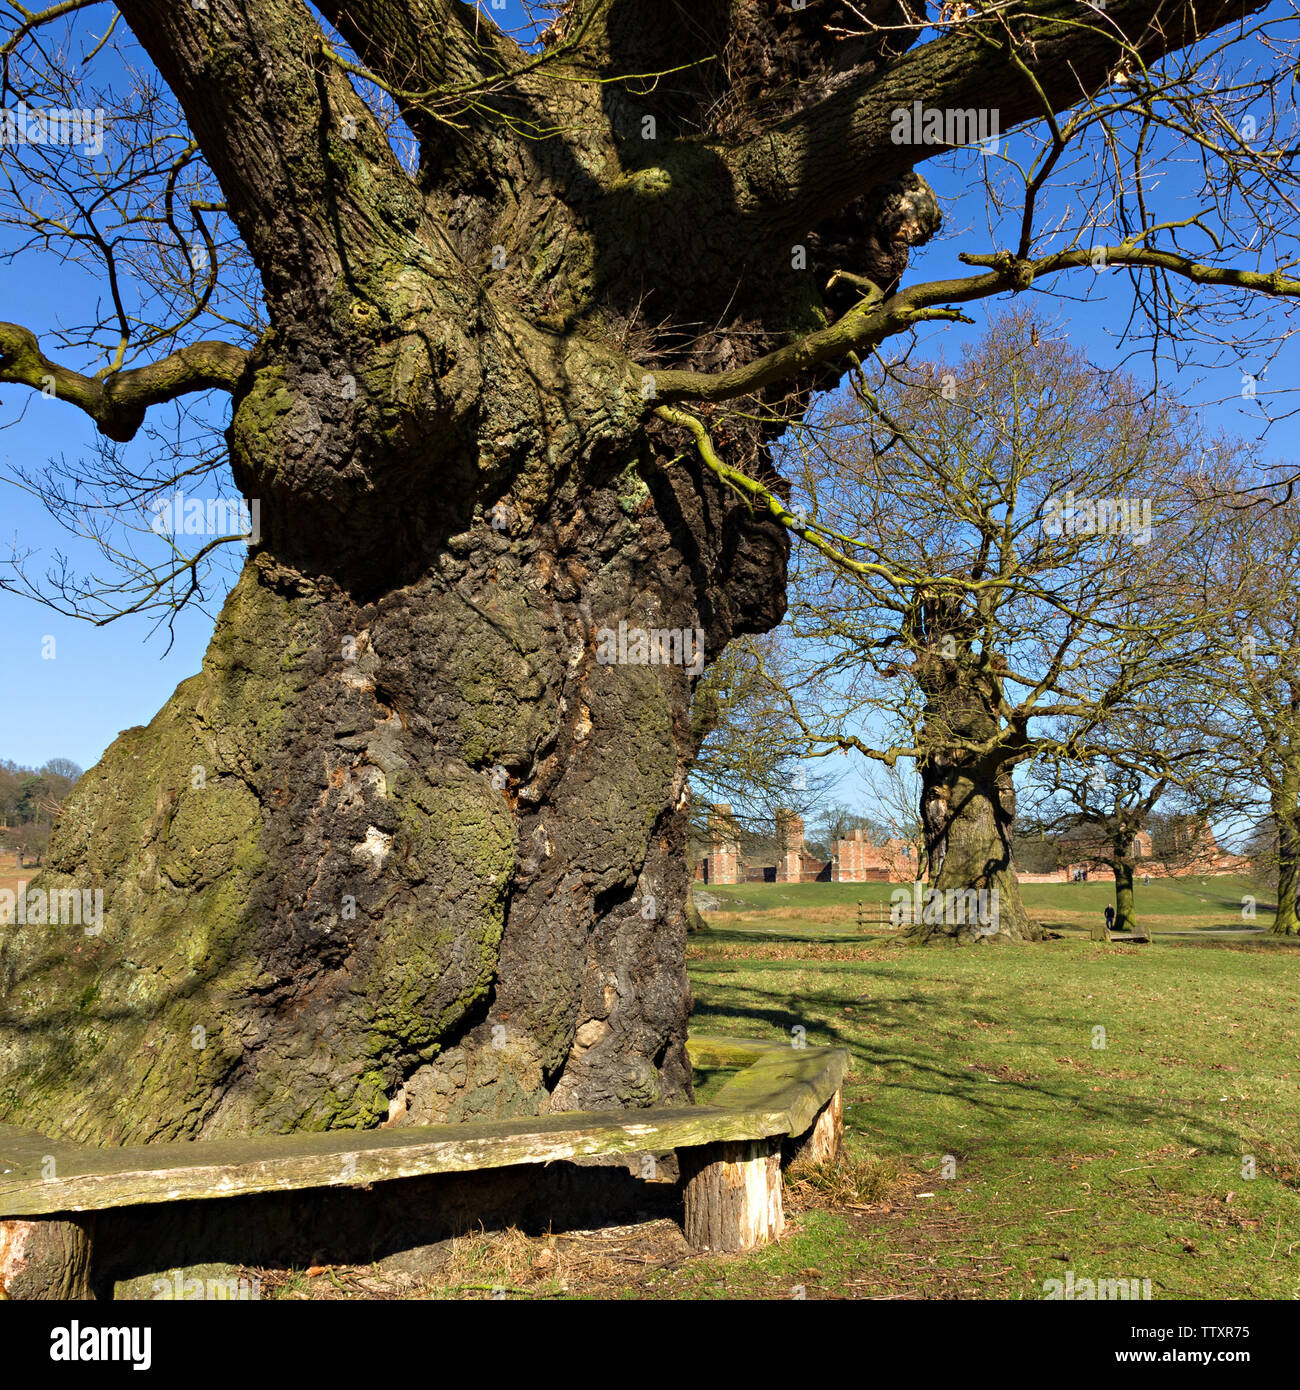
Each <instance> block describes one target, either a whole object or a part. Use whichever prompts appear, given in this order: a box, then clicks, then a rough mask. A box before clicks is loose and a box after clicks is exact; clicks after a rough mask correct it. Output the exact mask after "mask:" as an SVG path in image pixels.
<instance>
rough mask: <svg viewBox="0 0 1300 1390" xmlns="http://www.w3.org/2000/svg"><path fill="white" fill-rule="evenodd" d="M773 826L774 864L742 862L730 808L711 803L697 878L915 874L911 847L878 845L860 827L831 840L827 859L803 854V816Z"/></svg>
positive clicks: (856, 879)
mask: <svg viewBox="0 0 1300 1390" xmlns="http://www.w3.org/2000/svg"><path fill="white" fill-rule="evenodd" d="M778 826H779V830H780V833H779V839H780V841H781V842H782V843H783V844H784V849H783V850H782V852H781V853H780V854H779V855H778V856H777V861H776V863H775V864H774V865H773V864H758V865H755V864H747V863H746V862H745V861H744V858H743V856H742V854H741V849H740V839H739V836H738V834H737V831H736V825H735V821H734V820H733V819H732V816H731V807H730V806H726V805H721V806H713V807H711V808H710V810H709V820H708V828H707V831H706V852H705V854H704V856H703V857H702V858H701V860H700V863H699V866H698V867H697V869H696V873H695V876H696V878H697V879H701V880H702V881H703V882H705V883H869V882H875V883H911V882H912V880H913V879H914V878H915V877H916V871H915V857H914V855H913V851H912V846H910V845H908V844H905V843H904V842H903V841H902V840H896V839H889V840H887V841H886V842H885V843H884V844H883V845H877V844H875V843H874V842H873V841H872V840H871V838H870V836H869V835H868V834H867V832H866V831H865V830H852V831H850V832H849V834H848V835H847V836H844V837H843V838H841V839H838V840H835V841H833V842H832V844H831V857H830V859H828V860H826V859H818V858H816V857H815V856H814V855H811V854H809V853H808V850H807V846H806V842H805V838H804V823H803V819H802V817H800V816H796V815H794V814H793V812H790V813H784V814H782V815H781V816H780V817H779V818H778Z"/></svg>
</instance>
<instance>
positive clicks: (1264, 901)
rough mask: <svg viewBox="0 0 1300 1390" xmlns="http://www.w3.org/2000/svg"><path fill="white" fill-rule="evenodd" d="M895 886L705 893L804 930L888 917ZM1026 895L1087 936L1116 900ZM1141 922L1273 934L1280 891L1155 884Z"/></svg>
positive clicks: (1237, 879) (1031, 889)
mask: <svg viewBox="0 0 1300 1390" xmlns="http://www.w3.org/2000/svg"><path fill="white" fill-rule="evenodd" d="M900 886H902V885H898V884H891V883H734V884H722V885H717V886H713V887H700V886H699V885H697V891H700V892H703V893H705V894H708V895H711V896H712V897H713V898H715V899H716V900H717V902H718V907H717V909H716V910H717V911H718V912H720V913H723V912H725V913H733V912H734V913H742V914H745V915H747V916H753V915H754V914H755V913H761V912H768V913H774V914H780V915H782V916H784V917H787V918H790V919H798V921H799V922H800V923H802V924H803V925H804V926H814V925H823V926H824V925H832V924H834V925H839V926H841V927H843V926H846V925H848V924H851V923H852V924H856V918H857V909H858V904H859V903H862V904H864V905H865V912H866V915H867V917H868V919H874V918H876V917H878V916H879V913H880V909H881V907H882V906H883V907H884V908H885V910H886V913H887V911H888V905H889V902H890V894H891V893H893V892H895V891H897V890H898V889H899V888H900ZM1020 894H1021V897H1022V899H1023V900H1024V904H1025V908H1026V910H1027V912H1028V913H1029V916H1030V917H1031V918H1032V919H1034V920H1037V921H1040V922H1043V923H1044V924H1046V925H1048V926H1050V927H1052V928H1053V929H1059V928H1061V927H1067V928H1077V929H1079V930H1084V931H1086V930H1087V928H1088V926H1089V924H1090V923H1091V922H1092V921H1094V920H1096V919H1099V918H1100V917H1101V915H1102V914H1103V913H1104V912H1105V910H1106V905H1107V904H1108V903H1111V904H1113V903H1114V901H1115V888H1114V883H1113V881H1111V880H1108V879H1105V878H1093V879H1092V880H1090V881H1089V882H1087V883H1023V884H1021V885H1020ZM1134 896H1135V900H1136V905H1137V912H1138V917H1139V919H1140V920H1141V921H1142V923H1143V924H1144V925H1145V926H1147V927H1148V928H1149V929H1150V930H1152V931H1157V932H1159V931H1194V930H1216V931H1224V930H1240V929H1241V928H1243V927H1263V928H1267V927H1269V926H1270V925H1271V924H1272V921H1273V908H1274V901H1273V893H1272V889H1271V887H1270V885H1269V884H1268V883H1266V882H1260V881H1259V880H1256V879H1252V878H1248V877H1245V876H1243V875H1240V874H1223V875H1220V876H1215V877H1208V878H1178V879H1152V880H1151V883H1150V885H1149V886H1146V887H1144V886H1143V885H1142V882H1141V880H1140V879H1139V880H1138V884H1137V888H1136V890H1135V895H1134ZM1247 899H1252V900H1253V901H1254V911H1255V916H1254V917H1253V919H1245V918H1243V917H1242V908H1243V904H1244V903H1245V902H1246V900H1247Z"/></svg>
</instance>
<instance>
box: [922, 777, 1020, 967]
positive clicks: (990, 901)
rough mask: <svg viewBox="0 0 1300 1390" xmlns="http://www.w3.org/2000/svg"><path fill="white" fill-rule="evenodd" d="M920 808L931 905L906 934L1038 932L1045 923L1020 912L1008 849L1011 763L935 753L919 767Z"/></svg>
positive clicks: (1011, 935)
mask: <svg viewBox="0 0 1300 1390" xmlns="http://www.w3.org/2000/svg"><path fill="white" fill-rule="evenodd" d="M922 808H923V811H922V814H923V817H924V823H925V826H926V852H927V857H928V862H929V865H930V881H929V888H930V889H932V890H933V899H932V901H933V903H934V910H933V911H932V912H931V911H927V912H926V913H925V920H923V921H921V922H916V923H913V925H912V926H911V927H910V928H909V929H908V930H907V932H905V933H904V937H905V939H908V940H911V941H915V942H920V943H924V942H927V941H930V940H935V939H940V938H947V939H950V940H954V941H961V942H971V943H974V942H992V941H999V940H1002V941H1030V940H1038V939H1039V938H1040V937H1041V935H1042V931H1041V928H1038V927H1036V926H1034V925H1033V924H1031V923H1030V921H1029V919H1028V917H1027V916H1026V914H1025V909H1024V904H1023V902H1022V901H1021V897H1020V884H1019V881H1018V880H1017V878H1016V870H1015V864H1014V863H1013V862H1012V857H1011V833H1012V827H1013V826H1014V824H1015V789H1014V787H1013V786H1012V783H1011V768H1010V766H1008V765H1005V764H1004V765H1002V766H1000V767H999V766H996V765H994V766H993V767H989V766H987V765H985V766H981V765H979V764H976V765H974V766H970V765H966V764H965V762H964V760H963V761H956V762H954V761H949V760H947V759H945V758H942V757H935V758H932V759H930V761H929V762H928V763H927V764H926V765H925V766H923V768H922ZM940 904H943V905H944V906H943V910H942V912H941V911H940V910H939V907H940ZM950 904H951V906H949V905H950ZM972 908H974V910H972Z"/></svg>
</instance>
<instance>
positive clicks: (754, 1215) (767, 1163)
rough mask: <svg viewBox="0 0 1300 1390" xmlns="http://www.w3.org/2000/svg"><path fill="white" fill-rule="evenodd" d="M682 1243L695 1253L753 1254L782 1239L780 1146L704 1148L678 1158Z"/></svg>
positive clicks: (763, 1142) (744, 1143)
mask: <svg viewBox="0 0 1300 1390" xmlns="http://www.w3.org/2000/svg"><path fill="white" fill-rule="evenodd" d="M679 1157H680V1159H681V1165H682V1176H683V1178H684V1179H685V1202H686V1221H685V1230H686V1239H687V1240H688V1241H689V1242H690V1243H691V1244H692V1245H693V1246H695V1248H696V1249H697V1250H711V1251H714V1252H721V1251H732V1250H752V1249H753V1248H754V1247H755V1246H757V1245H766V1244H767V1243H768V1241H772V1240H777V1239H779V1238H780V1235H781V1233H782V1231H784V1230H785V1213H784V1211H783V1210H782V1207H781V1141H780V1140H779V1139H775V1140H771V1139H756V1140H741V1141H739V1142H735V1143H723V1144H703V1145H701V1146H700V1147H699V1148H693V1149H683V1150H682V1151H681V1153H680V1155H679Z"/></svg>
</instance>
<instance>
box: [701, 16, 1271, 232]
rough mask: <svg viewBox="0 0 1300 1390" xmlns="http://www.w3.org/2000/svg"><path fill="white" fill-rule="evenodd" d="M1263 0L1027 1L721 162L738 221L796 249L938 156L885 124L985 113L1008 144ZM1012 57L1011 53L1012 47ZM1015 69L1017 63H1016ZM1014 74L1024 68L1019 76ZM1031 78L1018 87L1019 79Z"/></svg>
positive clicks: (919, 52) (866, 80)
mask: <svg viewBox="0 0 1300 1390" xmlns="http://www.w3.org/2000/svg"><path fill="white" fill-rule="evenodd" d="M1266 4H1267V0H1209V3H1206V4H1202V5H1193V4H1192V3H1191V2H1190V0H1110V3H1108V4H1106V5H1105V6H1104V8H1103V7H1101V6H1100V5H1094V4H1087V3H1078V0H1046V2H1045V3H1044V0H1029V3H1026V4H1024V5H1023V6H1017V7H1014V8H1010V9H1004V10H1002V11H1001V12H999V13H998V14H997V15H995V16H990V17H989V18H988V19H987V20H985V21H981V22H978V23H971V24H969V25H967V26H965V27H964V28H963V29H961V30H960V31H958V32H956V33H952V34H949V35H947V36H946V37H944V38H942V39H936V40H934V41H933V42H931V43H927V44H925V45H923V46H922V47H920V48H916V49H913V50H912V51H911V52H909V53H906V54H904V55H903V56H902V57H900V58H899V59H898V60H897V61H896V62H894V63H892V64H890V65H889V66H888V67H886V68H884V69H883V70H880V71H876V72H871V73H867V74H865V75H864V76H862V77H861V78H860V79H859V80H858V81H856V82H853V83H850V84H849V85H848V86H846V87H845V88H843V89H842V90H841V91H839V92H836V93H835V94H834V95H833V96H831V97H828V98H827V99H826V100H825V101H822V102H820V103H818V104H817V105H816V106H813V107H810V108H809V109H807V110H806V111H802V112H800V113H799V114H798V115H796V116H792V117H790V118H788V119H787V120H785V121H783V122H781V123H780V124H778V125H777V126H775V127H774V128H772V129H771V130H769V131H765V132H764V133H763V134H762V135H760V136H758V137H756V138H755V139H753V140H751V141H749V142H748V143H746V144H745V145H742V146H740V147H739V148H737V149H735V150H732V151H730V152H729V153H728V154H727V155H726V156H725V165H726V168H727V171H728V173H729V176H730V178H731V181H732V184H733V186H734V190H735V197H736V200H737V206H738V209H739V211H740V213H741V214H742V216H744V217H746V218H748V219H749V220H750V221H751V222H758V223H760V224H761V225H762V226H763V227H764V228H765V230H766V231H768V232H771V233H773V234H779V235H787V234H788V235H790V236H792V237H794V238H795V239H798V237H799V236H800V235H802V234H804V233H805V232H806V231H807V229H808V228H809V227H813V226H816V225H817V224H818V223H819V222H821V221H822V220H823V219H825V218H827V217H829V216H831V215H832V214H834V213H835V212H837V211H839V210H840V209H841V208H843V207H845V206H847V205H848V204H849V203H851V202H853V201H854V200H855V199H856V198H859V197H861V196H862V195H863V194H864V193H866V192H868V191H869V190H870V189H872V188H877V187H879V186H880V185H881V184H884V183H887V182H888V181H889V180H890V179H893V178H896V177H898V175H899V174H902V173H905V172H906V171H907V170H908V169H910V168H912V167H913V166H914V165H916V164H918V163H920V162H921V161H923V160H924V159H926V158H929V157H931V156H932V155H934V154H936V153H938V152H939V148H941V147H936V146H933V145H923V144H915V143H895V142H894V141H893V139H892V138H891V136H892V132H893V119H892V113H893V112H894V111H896V110H899V109H903V110H910V109H911V108H912V104H913V102H914V101H917V100H920V101H922V103H923V105H924V106H925V107H926V108H927V109H929V108H939V109H947V110H963V111H965V110H971V109H975V110H995V111H997V112H998V117H999V126H1000V129H1001V131H1002V133H1004V134H1005V133H1006V131H1008V130H1009V129H1010V128H1011V127H1012V126H1014V125H1017V124H1019V123H1020V122H1023V121H1027V120H1032V119H1034V118H1041V117H1043V116H1045V115H1046V114H1047V113H1046V112H1045V110H1044V107H1043V101H1044V98H1046V100H1047V101H1048V102H1049V103H1050V104H1051V106H1052V108H1053V110H1055V111H1063V110H1067V109H1069V108H1070V107H1072V106H1074V105H1076V104H1077V103H1078V102H1079V101H1081V100H1083V99H1085V98H1086V97H1088V96H1090V95H1092V94H1093V93H1095V92H1097V91H1098V90H1100V89H1101V88H1103V87H1104V86H1105V85H1106V83H1107V81H1108V80H1109V76H1110V74H1111V73H1112V72H1113V71H1114V70H1115V68H1116V66H1117V64H1118V63H1119V62H1120V60H1121V59H1122V58H1124V57H1126V56H1136V57H1137V58H1139V59H1140V60H1141V61H1142V62H1144V63H1151V62H1154V61H1155V60H1156V59H1158V58H1160V57H1161V56H1163V55H1164V54H1166V53H1171V52H1174V51H1176V50H1178V49H1180V48H1185V47H1187V46H1188V45H1189V44H1191V43H1193V42H1195V41H1196V40H1197V39H1199V38H1202V37H1204V36H1205V35H1207V34H1210V33H1213V32H1214V31H1215V30H1217V29H1222V28H1224V27H1226V26H1228V25H1230V24H1232V23H1235V22H1237V21H1238V20H1240V19H1244V18H1246V17H1247V16H1249V15H1251V14H1254V13H1257V12H1258V11H1260V10H1262V9H1264V8H1265V6H1266ZM1012 44H1014V46H1015V49H1014V52H1013V51H1012V48H1011V45H1012ZM1017 59H1018V60H1019V63H1018V62H1017ZM1020 64H1023V65H1024V67H1021V66H1020ZM1025 67H1027V68H1028V69H1029V71H1030V72H1031V73H1032V74H1033V77H1034V79H1036V80H1034V81H1031V80H1029V78H1027V77H1026V75H1025V71H1024V68H1025Z"/></svg>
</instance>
